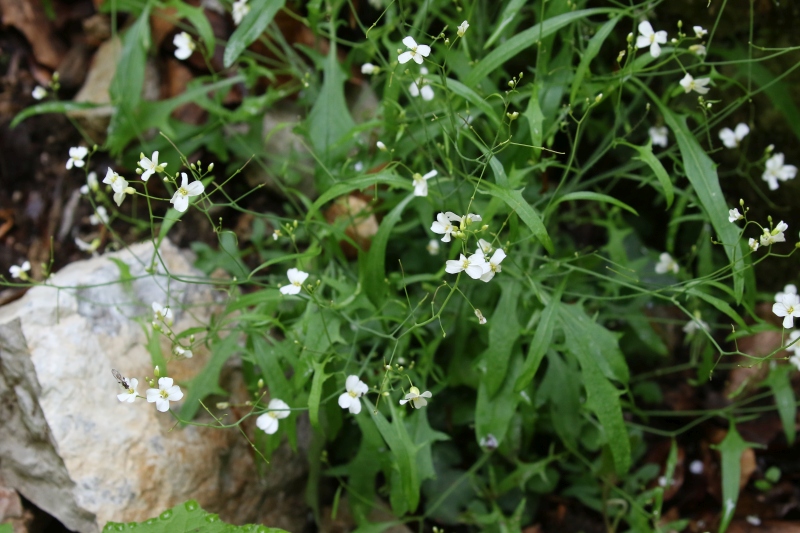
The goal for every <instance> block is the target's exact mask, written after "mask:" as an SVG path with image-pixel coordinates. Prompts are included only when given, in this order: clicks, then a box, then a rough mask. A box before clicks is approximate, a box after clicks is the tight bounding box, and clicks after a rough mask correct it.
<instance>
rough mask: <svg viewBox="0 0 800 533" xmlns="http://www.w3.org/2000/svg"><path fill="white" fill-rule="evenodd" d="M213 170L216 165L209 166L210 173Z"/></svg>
mask: <svg viewBox="0 0 800 533" xmlns="http://www.w3.org/2000/svg"><path fill="white" fill-rule="evenodd" d="M212 170H214V163H211V164H209V165H208V171H209V172H211V171H212Z"/></svg>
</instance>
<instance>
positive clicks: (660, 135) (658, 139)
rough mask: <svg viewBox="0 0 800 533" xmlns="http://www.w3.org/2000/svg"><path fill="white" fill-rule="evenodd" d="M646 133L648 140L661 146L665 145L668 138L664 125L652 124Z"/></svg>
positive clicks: (664, 146)
mask: <svg viewBox="0 0 800 533" xmlns="http://www.w3.org/2000/svg"><path fill="white" fill-rule="evenodd" d="M647 133H649V134H650V142H652V143H653V144H654V145H655V146H661V147H662V148H666V147H667V143H668V141H669V138H668V137H667V133H669V130H668V129H667V127H666V126H653V127H652V128H650V129H649V130H647Z"/></svg>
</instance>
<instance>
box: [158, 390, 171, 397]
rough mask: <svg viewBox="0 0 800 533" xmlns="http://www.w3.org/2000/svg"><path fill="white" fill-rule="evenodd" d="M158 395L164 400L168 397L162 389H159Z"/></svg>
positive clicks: (167, 393)
mask: <svg viewBox="0 0 800 533" xmlns="http://www.w3.org/2000/svg"><path fill="white" fill-rule="evenodd" d="M159 394H161V397H162V398H165V399H166V398H167V397H168V396H169V392H167V391H166V390H164V389H161V391H159Z"/></svg>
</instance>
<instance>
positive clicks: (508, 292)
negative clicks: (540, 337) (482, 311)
mask: <svg viewBox="0 0 800 533" xmlns="http://www.w3.org/2000/svg"><path fill="white" fill-rule="evenodd" d="M500 288H501V290H502V293H501V295H500V301H499V302H497V307H496V308H495V310H494V313H492V316H496V317H502V319H501V320H493V321H492V322H491V328H490V329H489V347H488V348H487V349H486V352H485V353H484V355H483V361H482V362H481V366H482V367H484V368H485V370H486V374H485V375H484V378H483V380H482V381H483V384H484V385H486V393H487V394H488V397H489V398H492V397H494V395H495V394H497V391H498V390H499V389H500V386H501V385H502V384H503V381H504V380H505V378H506V371H507V370H508V363H509V359H510V358H511V354H512V353H513V351H514V343H515V342H516V341H517V338H519V334H520V326H519V321H518V320H517V302H518V301H519V294H520V287H519V283H518V282H517V281H516V280H509V279H503V280H502V281H501V282H500ZM515 380H516V377H515Z"/></svg>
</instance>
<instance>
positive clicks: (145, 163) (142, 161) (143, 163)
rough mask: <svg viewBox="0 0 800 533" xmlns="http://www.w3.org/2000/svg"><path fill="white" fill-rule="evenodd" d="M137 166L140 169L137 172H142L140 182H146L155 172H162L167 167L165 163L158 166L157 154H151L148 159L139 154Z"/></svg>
mask: <svg viewBox="0 0 800 533" xmlns="http://www.w3.org/2000/svg"><path fill="white" fill-rule="evenodd" d="M139 166H140V167H142V168H141V169H140V170H139V172H141V171H142V170H144V172H142V181H147V180H149V179H150V176H152V175H153V173H155V172H164V167H166V166H167V163H161V164H160V165H159V164H158V152H157V151H156V152H153V156H152V157H151V158H150V159H148V158H146V157H145V156H144V154H141V155H140V156H139Z"/></svg>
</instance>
